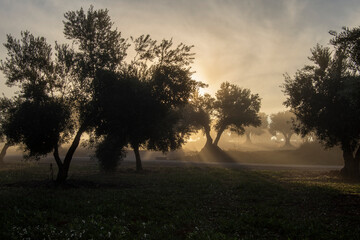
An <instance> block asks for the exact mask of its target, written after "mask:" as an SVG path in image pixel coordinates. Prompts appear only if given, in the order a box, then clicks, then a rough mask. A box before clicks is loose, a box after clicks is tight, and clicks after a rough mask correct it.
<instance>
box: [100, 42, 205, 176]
mask: <svg viewBox="0 0 360 240" xmlns="http://www.w3.org/2000/svg"><path fill="white" fill-rule="evenodd" d="M132 40H133V43H134V48H135V52H136V55H135V58H134V59H133V60H132V61H131V62H130V63H129V64H128V65H125V67H123V68H122V69H120V72H118V73H114V72H109V71H108V72H102V73H101V74H99V76H98V80H99V81H97V84H96V85H95V86H96V89H97V90H98V94H97V101H98V104H99V109H101V111H100V115H99V117H100V118H99V119H101V122H102V123H101V124H99V126H98V128H97V131H96V133H97V135H98V136H107V135H110V134H111V135H113V134H115V135H118V136H123V137H124V138H125V139H126V140H125V144H126V145H127V144H129V145H130V147H131V148H132V149H133V150H134V153H135V158H136V168H137V170H142V163H141V158H140V152H139V150H140V148H143V149H148V150H160V151H163V152H166V151H169V150H175V149H177V148H179V147H180V146H181V145H182V144H183V143H184V138H185V137H186V136H187V133H188V132H189V131H190V129H189V127H188V126H187V125H186V124H183V123H184V121H183V119H182V113H183V111H182V108H183V107H184V106H185V105H186V103H187V102H188V99H189V97H190V94H191V93H192V92H193V91H194V90H195V89H196V88H197V86H198V83H197V82H196V81H194V80H192V79H191V74H192V73H191V71H190V68H189V67H188V66H189V64H190V63H191V62H192V59H193V54H192V53H191V52H190V50H191V47H190V46H186V45H184V44H180V45H178V46H177V47H175V48H173V47H172V45H173V43H172V41H171V40H170V41H168V40H163V41H162V42H161V43H160V44H157V43H156V41H154V40H152V39H151V38H150V36H149V35H147V36H140V37H139V38H137V39H132ZM105 139H106V137H105ZM121 139H123V138H121ZM121 141H122V140H121ZM121 141H120V142H121ZM122 143H124V142H122ZM102 146H103V145H102ZM123 146H124V144H123V145H121V143H119V148H121V147H123ZM103 160H104V161H106V159H103ZM100 161H102V160H100Z"/></svg>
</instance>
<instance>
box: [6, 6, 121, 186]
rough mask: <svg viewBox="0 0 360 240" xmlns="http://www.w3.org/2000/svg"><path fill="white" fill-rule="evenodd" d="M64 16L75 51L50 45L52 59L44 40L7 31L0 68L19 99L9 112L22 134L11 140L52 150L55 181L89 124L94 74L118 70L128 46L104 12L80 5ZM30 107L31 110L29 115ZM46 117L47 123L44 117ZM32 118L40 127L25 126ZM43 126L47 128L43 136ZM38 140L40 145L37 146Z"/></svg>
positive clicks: (36, 150) (62, 176)
mask: <svg viewBox="0 0 360 240" xmlns="http://www.w3.org/2000/svg"><path fill="white" fill-rule="evenodd" d="M64 16H65V21H64V34H65V37H66V38H67V39H69V40H72V46H73V47H75V49H73V48H70V46H69V45H66V44H64V45H58V44H56V46H55V50H56V58H55V59H53V58H52V48H51V46H50V45H49V44H47V43H46V40H45V38H43V37H38V38H35V37H34V36H33V35H31V34H30V33H29V32H23V33H22V39H21V40H20V41H19V40H16V39H15V38H13V37H12V36H10V35H8V38H7V43H6V44H4V45H5V47H6V49H7V51H8V58H6V60H5V61H2V62H1V67H0V69H1V70H2V71H3V73H4V75H5V76H6V78H7V82H6V83H7V85H8V86H13V85H17V86H18V87H20V89H21V91H20V93H19V98H22V99H24V100H23V104H22V105H21V106H20V108H19V109H18V111H19V112H16V114H15V115H14V119H16V121H15V120H14V123H15V122H18V121H20V122H18V123H19V125H21V124H22V123H23V126H24V127H23V128H20V129H21V131H22V132H19V131H17V132H15V133H18V135H16V136H15V135H14V136H13V139H15V140H17V141H21V142H22V143H24V144H25V145H26V147H27V149H28V150H29V152H30V155H43V154H46V153H49V152H51V151H52V152H53V155H54V158H55V161H56V163H57V166H58V169H59V171H58V175H57V182H59V183H61V182H64V181H65V180H66V178H67V176H68V170H69V167H70V163H71V160H72V156H73V154H74V152H75V150H76V148H77V147H78V145H79V143H80V138H81V136H82V134H83V133H84V132H85V131H87V130H90V129H91V128H92V127H93V124H94V118H95V116H96V109H95V108H94V104H93V95H94V88H93V80H94V78H95V75H96V72H97V71H98V70H102V69H106V70H115V69H116V68H118V67H119V65H120V63H121V62H122V60H123V59H124V57H125V56H126V49H127V47H128V45H127V44H126V41H125V40H124V39H123V38H121V35H120V33H119V32H118V31H117V30H116V29H115V30H113V29H112V25H113V23H112V22H111V21H110V17H109V16H108V11H107V10H94V9H93V7H90V8H89V10H88V11H87V12H85V11H84V10H83V9H80V10H79V11H69V12H67V13H65V15H64ZM31 111H36V113H37V114H30V112H31ZM70 113H71V114H70ZM51 114H54V117H52V116H51ZM61 114H62V115H61ZM24 117H26V119H25V118H24ZM47 118H49V121H46V120H45V119H47ZM50 120H51V121H50ZM21 121H24V122H21ZM36 121H39V122H41V123H42V124H44V126H43V129H37V128H33V130H30V129H25V128H26V126H27V127H29V128H30V126H31V124H27V123H25V122H31V123H33V124H36ZM52 121H53V122H52ZM15 126H16V124H15ZM38 130H39V131H40V130H41V132H37V131H38ZM45 130H46V131H47V130H49V132H47V134H48V136H47V134H45ZM71 136H73V137H71ZM41 139H42V141H41ZM39 142H42V143H44V144H37V143H39ZM65 142H71V145H70V148H69V149H68V151H67V153H66V156H65V158H64V159H63V161H62V160H61V158H60V156H59V151H58V148H59V146H60V145H61V144H62V143H65Z"/></svg>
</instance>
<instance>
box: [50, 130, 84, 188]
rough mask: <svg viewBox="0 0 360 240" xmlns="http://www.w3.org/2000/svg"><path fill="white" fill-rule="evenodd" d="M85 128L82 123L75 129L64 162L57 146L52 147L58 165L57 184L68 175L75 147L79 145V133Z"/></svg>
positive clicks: (63, 180)
mask: <svg viewBox="0 0 360 240" xmlns="http://www.w3.org/2000/svg"><path fill="white" fill-rule="evenodd" d="M85 129H86V125H85V124H83V125H82V126H81V127H80V128H79V130H78V131H77V133H76V135H75V138H74V140H73V142H72V144H71V146H70V148H69V150H68V151H67V153H66V156H65V159H64V162H61V159H60V157H59V152H58V148H57V146H56V147H55V148H54V158H55V161H56V164H57V166H58V174H57V177H56V182H57V183H58V184H62V183H64V182H65V181H66V179H67V177H68V173H69V168H70V163H71V160H72V157H73V155H74V153H75V151H76V149H77V147H78V146H79V143H80V138H81V135H82V134H83V133H84V132H85Z"/></svg>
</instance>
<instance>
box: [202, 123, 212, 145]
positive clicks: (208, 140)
mask: <svg viewBox="0 0 360 240" xmlns="http://www.w3.org/2000/svg"><path fill="white" fill-rule="evenodd" d="M204 129H205V135H206V144H205V146H204V147H209V146H211V145H212V144H213V139H212V137H211V135H210V127H205V128H204Z"/></svg>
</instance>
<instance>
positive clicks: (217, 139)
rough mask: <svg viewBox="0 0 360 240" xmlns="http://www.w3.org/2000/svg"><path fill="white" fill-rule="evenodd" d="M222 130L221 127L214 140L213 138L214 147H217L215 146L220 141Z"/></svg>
mask: <svg viewBox="0 0 360 240" xmlns="http://www.w3.org/2000/svg"><path fill="white" fill-rule="evenodd" d="M224 130H225V127H221V128H220V129H219V131H218V132H217V134H216V138H215V140H214V146H216V147H217V145H218V143H219V140H220V137H221V135H222V133H223V132H224Z"/></svg>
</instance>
